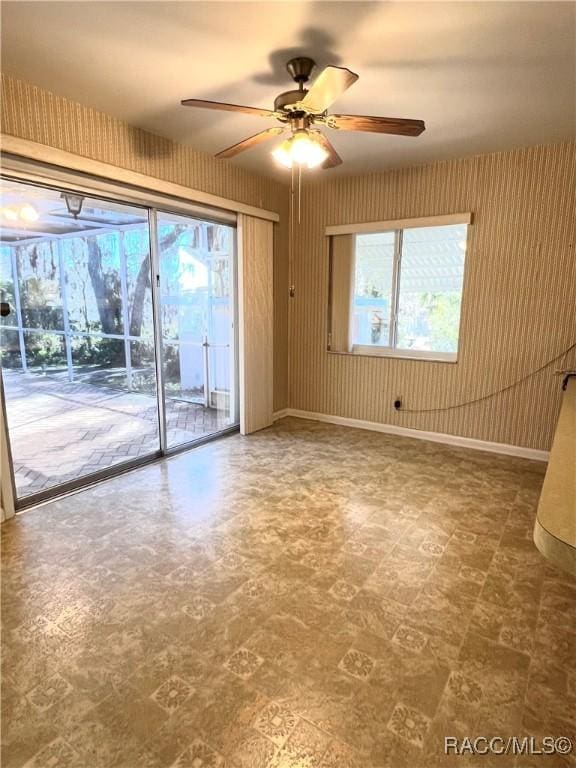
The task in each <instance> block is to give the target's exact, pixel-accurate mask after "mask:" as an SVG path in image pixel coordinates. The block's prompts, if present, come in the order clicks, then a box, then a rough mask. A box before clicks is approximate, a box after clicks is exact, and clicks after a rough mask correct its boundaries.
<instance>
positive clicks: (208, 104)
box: [180, 99, 278, 117]
mask: <svg viewBox="0 0 576 768" xmlns="http://www.w3.org/2000/svg"><path fill="white" fill-rule="evenodd" d="M180 104H182V106H183V107H200V108H201V109H217V110H220V111H222V112H243V113H244V114H245V115H257V116H258V117H277V115H278V113H277V112H273V111H272V110H270V109H260V108H259V107H245V106H244V105H242V104H227V103H226V102H224V101H203V100H202V99H184V100H183V101H181V102H180Z"/></svg>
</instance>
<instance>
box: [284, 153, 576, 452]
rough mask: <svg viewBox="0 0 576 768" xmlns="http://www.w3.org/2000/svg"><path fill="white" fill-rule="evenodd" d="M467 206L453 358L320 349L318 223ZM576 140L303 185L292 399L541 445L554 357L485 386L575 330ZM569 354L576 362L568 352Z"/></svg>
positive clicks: (549, 426)
mask: <svg viewBox="0 0 576 768" xmlns="http://www.w3.org/2000/svg"><path fill="white" fill-rule="evenodd" d="M461 211H472V213H473V214H474V222H473V225H472V226H471V227H470V229H469V239H468V251H467V263H466V274H465V283H464V295H463V306H462V321H461V332H460V350H459V360H458V362H457V363H456V364H453V363H452V364H451V363H436V362H423V361H416V360H400V359H389V358H372V357H357V356H351V355H337V354H330V353H328V352H327V351H326V333H327V312H326V306H327V296H328V250H327V239H326V237H325V236H324V228H325V227H326V226H327V225H331V224H347V223H356V222H364V221H371V220H389V219H402V218H409V217H418V216H434V215H440V214H449V213H456V212H461ZM575 214H576V143H574V142H565V143H561V144H556V145H546V146H537V147H531V148H527V149H518V150H514V151H510V152H502V153H495V154H489V155H481V156H476V157H469V158H464V159H461V160H455V161H446V162H439V163H435V164H433V165H428V166H422V167H416V168H408V169H404V170H397V171H390V172H386V173H378V174H371V175H368V176H362V177H336V178H335V179H333V180H331V179H330V178H329V176H328V174H326V176H325V177H323V178H321V177H318V179H314V180H313V181H312V182H311V183H308V184H307V186H306V187H305V189H304V193H303V215H302V221H301V224H300V226H297V227H296V242H295V248H294V267H293V269H294V282H295V285H296V296H295V298H294V299H291V300H290V344H291V347H290V406H291V407H292V408H296V409H301V410H307V411H312V412H320V413H326V414H332V415H337V416H343V417H348V418H356V419H362V420H367V421H374V422H380V423H386V424H395V425H399V426H403V427H410V428H415V429H422V430H427V431H433V432H443V433H448V434H454V435H461V436H465V437H471V438H476V439H479V440H487V441H494V442H500V443H508V444H512V445H519V446H526V447H530V448H537V449H544V450H546V449H548V448H549V447H550V445H551V440H552V435H553V432H554V427H555V423H556V418H557V415H558V410H559V405H560V379H559V378H558V377H557V376H554V375H553V371H554V370H555V369H556V368H559V367H561V365H560V363H561V362H562V361H560V363H558V364H556V365H553V366H551V368H549V369H547V370H545V371H543V372H542V373H540V374H538V375H536V376H535V377H533V378H531V379H530V380H529V381H527V382H525V383H524V384H521V385H520V386H518V387H517V388H515V389H514V390H512V391H510V392H508V393H506V394H503V395H500V396H497V397H495V398H493V399H491V400H489V401H486V402H483V403H479V404H477V405H473V406H467V407H464V408H459V409H456V410H452V411H447V412H439V413H428V414H407V413H404V414H403V413H401V412H400V413H398V412H396V411H395V410H394V408H393V406H392V401H393V399H394V398H395V397H396V396H397V395H401V396H402V397H403V400H404V404H405V407H406V408H411V409H417V408H435V407H443V406H446V405H451V404H454V403H459V402H462V401H465V400H469V399H472V398H475V397H480V396H482V395H484V394H488V393H490V392H491V391H493V390H496V389H499V388H501V387H504V386H506V385H507V384H509V383H512V382H513V381H515V380H516V379H518V378H520V377H521V376H523V375H524V374H525V373H528V372H529V371H531V370H533V369H536V368H538V367H539V366H541V365H542V364H543V363H544V362H546V361H547V360H548V359H550V358H552V357H554V356H555V355H557V354H558V353H559V352H561V351H562V350H563V349H564V348H566V347H568V346H569V345H570V344H571V343H573V342H575V341H576V253H575V250H576V243H575V238H576V232H575V228H576V216H575ZM566 362H567V363H568V362H571V364H572V365H575V364H576V355H575V354H572V355H571V356H569V358H567V359H566Z"/></svg>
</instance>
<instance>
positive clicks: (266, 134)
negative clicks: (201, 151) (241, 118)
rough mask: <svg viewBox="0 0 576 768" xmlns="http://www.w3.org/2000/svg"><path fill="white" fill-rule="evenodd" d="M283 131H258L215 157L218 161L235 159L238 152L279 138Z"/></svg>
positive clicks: (274, 129) (277, 129)
mask: <svg viewBox="0 0 576 768" xmlns="http://www.w3.org/2000/svg"><path fill="white" fill-rule="evenodd" d="M283 131H284V128H281V127H280V126H279V127H278V128H268V129H267V130H265V131H260V133H256V134H255V135H254V136H249V137H248V138H247V139H243V140H242V141H239V142H238V144H233V145H232V146H231V147H228V148H227V149H223V150H222V152H218V154H217V155H215V157H217V158H218V159H220V160H221V159H223V158H225V157H235V156H236V155H239V154H240V152H244V151H245V150H247V149H252V147H255V146H257V145H258V144H262V142H263V141H268V139H273V138H274V137H275V136H279V135H280V134H281V133H283Z"/></svg>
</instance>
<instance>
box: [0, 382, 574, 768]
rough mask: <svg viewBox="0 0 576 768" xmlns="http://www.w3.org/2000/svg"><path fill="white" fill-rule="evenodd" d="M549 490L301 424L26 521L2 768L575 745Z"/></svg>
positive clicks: (8, 645) (20, 537)
mask: <svg viewBox="0 0 576 768" xmlns="http://www.w3.org/2000/svg"><path fill="white" fill-rule="evenodd" d="M65 394H66V396H69V395H70V392H69V391H68V390H66V392H65ZM100 394H102V393H100ZM103 394H104V397H103V399H102V400H97V401H94V400H90V401H89V403H90V406H91V407H94V408H96V406H97V407H98V408H104V407H105V406H106V407H108V406H111V405H112V403H113V400H114V397H115V395H114V396H113V395H112V394H111V393H110V392H108V393H103ZM83 396H86V397H89V395H88V393H87V392H85V393H84V394H83ZM123 403H124V404H123V407H126V408H127V407H128V404H129V403H128V401H127V400H124V401H123ZM77 410H79V409H77ZM70 414H72V411H71V412H70ZM181 416H182V414H180V416H179V417H181ZM131 417H133V414H131ZM70 418H72V416H71V415H70ZM76 426H78V425H76ZM101 426H102V425H99V424H98V423H94V424H83V425H82V439H81V440H80V443H79V445H80V448H81V449H82V450H83V449H84V448H83V447H82V445H81V444H82V442H84V443H85V446H90V442H91V441H96V440H102V439H105V438H106V434H107V433H106V431H104V430H101V429H100V427H101ZM84 435H86V439H85V440H84ZM85 446H84V447H85ZM103 458H110V452H109V451H107V450H104V451H103V452H102V453H101V454H100V455H99V454H98V451H92V452H91V453H90V454H89V455H88V454H87V461H90V462H97V461H100V460H101V459H103ZM51 461H52V462H53V463H54V467H55V471H56V470H57V468H58V460H57V458H54V457H52V458H51ZM543 469H544V467H543V466H541V465H540V464H535V463H532V462H527V461H523V460H519V459H514V458H510V457H502V456H494V455H487V454H483V453H480V452H473V451H467V450H464V449H460V448H451V447H447V446H441V445H437V444H427V443H425V442H423V441H418V442H416V441H412V440H407V439H406V440H405V439H403V438H399V437H397V436H394V437H390V436H387V435H383V434H377V433H370V432H365V431H355V430H351V429H347V428H340V427H336V426H332V425H325V424H318V423H312V422H306V421H303V420H291V419H286V420H283V421H280V422H278V423H277V424H275V425H274V427H273V428H270V429H268V430H263V431H262V432H259V433H258V434H256V435H252V436H250V438H240V437H239V436H234V437H230V438H226V439H224V440H221V441H218V442H217V443H212V444H210V445H207V446H204V447H203V448H201V449H198V450H195V451H192V452H189V453H186V454H182V455H180V456H178V457H174V458H172V459H170V460H169V461H166V462H160V463H158V464H154V465H153V466H148V467H146V468H144V469H142V470H139V471H137V472H134V473H131V474H127V475H124V476H121V477H118V478H116V479H114V480H112V481H109V482H106V483H103V484H101V485H98V486H96V487H94V488H92V489H90V490H87V491H85V492H83V493H82V494H79V495H75V496H70V497H68V498H65V499H61V500H59V501H56V502H53V503H51V504H49V505H46V506H43V507H41V508H38V509H36V510H34V511H30V512H27V513H26V514H24V515H20V516H17V517H16V518H15V519H13V520H10V521H8V522H7V523H6V524H4V525H3V526H2V529H1V537H2V601H1V602H2V605H1V608H2V619H3V637H2V641H3V646H4V648H3V651H4V654H5V666H4V671H3V696H4V706H3V709H2V721H3V722H2V726H3V727H2V737H3V738H2V741H3V745H2V765H3V766H4V765H5V766H6V767H7V768H24V766H27V768H48V766H50V768H53V767H57V766H67V767H68V768H87V766H90V768H136V766H138V768H170V767H171V766H174V765H177V766H178V768H185V766H189V767H190V768H203V766H206V765H207V766H213V765H219V766H220V765H221V766H222V768H224V766H227V768H272V766H276V767H277V768H280V767H281V768H357V766H361V768H415V766H418V768H421V767H422V768H423V766H424V764H426V765H427V766H428V765H430V766H431V767H432V766H435V768H448V766H446V764H445V762H444V761H443V758H444V755H443V754H442V751H441V750H442V745H443V738H444V736H445V735H448V734H452V733H453V734H454V735H458V736H462V735H467V734H468V735H474V734H480V733H496V734H499V733H504V732H505V733H510V734H519V735H522V734H523V733H529V734H531V733H534V734H535V735H538V734H543V733H544V730H547V731H548V730H549V731H550V732H551V733H553V734H558V735H562V732H566V733H572V732H574V731H575V730H576V722H575V721H576V716H575V714H574V713H575V712H576V666H575V662H574V658H576V655H575V653H574V651H575V648H576V645H575V642H574V638H575V637H576V634H575V633H574V626H575V625H576V581H575V580H574V579H572V578H571V577H569V576H567V575H566V574H564V573H560V572H559V571H558V570H557V569H555V568H554V567H553V566H551V565H549V564H547V563H546V562H545V561H544V560H543V559H542V558H541V557H540V555H539V553H538V552H537V551H536V550H535V548H534V546H533V545H532V543H531V541H530V539H529V536H528V533H529V529H530V526H529V525H528V523H527V520H528V518H529V517H532V516H533V515H534V513H535V505H536V504H537V500H538V492H539V489H540V487H541V484H542V478H543ZM29 474H30V473H29ZM295 478H297V480H295ZM33 480H34V477H33V473H32V474H30V481H31V482H32V481H33ZM142 499H145V500H146V503H142ZM440 549H442V551H440ZM6 713H9V714H10V715H11V717H9V716H8V715H7V714H6ZM458 764H460V763H458ZM462 764H463V765H464V764H466V765H473V766H474V765H478V766H479V768H482V767H483V766H486V765H489V763H488V762H487V761H486V760H485V759H484V757H483V759H482V760H465V761H464V762H463V763H462ZM527 765H530V768H532V766H533V765H534V766H535V768H536V766H537V764H536V763H534V762H533V761H531V762H529V763H527ZM559 765H561V766H562V768H564V764H563V763H559ZM566 765H568V763H566ZM495 766H496V768H497V764H496V763H495ZM502 767H503V768H504V764H502ZM515 768H517V766H515Z"/></svg>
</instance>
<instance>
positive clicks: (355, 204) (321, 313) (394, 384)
mask: <svg viewBox="0 0 576 768" xmlns="http://www.w3.org/2000/svg"><path fill="white" fill-rule="evenodd" d="M2 101H3V110H2V123H1V129H2V131H3V132H6V133H8V134H11V135H14V136H19V137H21V138H26V139H30V140H32V141H36V142H39V143H43V144H48V145H50V146H53V147H57V148H59V149H63V150H66V151H69V152H74V153H76V154H80V155H83V156H86V157H91V158H93V159H97V160H101V161H103V162H106V163H110V164H114V165H117V166H120V167H123V168H128V169H130V170H133V171H138V172H140V173H145V174H148V175H151V176H155V177H157V178H161V179H165V180H167V181H172V182H174V183H177V184H183V185H185V186H190V187H193V188H196V189H201V190H203V191H206V192H211V193H213V194H217V195H221V196H223V197H228V198H231V199H235V200H239V201H242V202H245V203H249V204H251V205H256V206H261V207H265V208H267V209H270V210H275V211H278V212H279V213H280V216H281V223H280V225H278V226H276V227H275V254H274V408H275V409H276V410H279V409H281V408H284V407H286V406H287V405H289V406H291V407H292V408H297V409H302V410H309V411H314V412H322V413H328V414H335V415H339V416H346V417H351V418H358V419H365V420H368V421H376V422H381V423H387V424H397V425H401V426H405V427H412V428H416V429H423V430H429V431H436V432H446V433H449V434H456V435H462V436H466V437H473V438H477V439H481V440H490V441H495V442H503V443H510V444H514V445H521V446H527V447H532V448H541V449H547V448H549V447H550V443H551V439H552V434H553V430H554V425H555V421H556V417H557V414H558V409H559V402H560V396H559V383H558V379H557V378H555V377H553V376H552V375H551V371H552V370H553V369H554V368H555V366H552V368H551V369H549V370H547V371H545V372H543V373H541V374H538V375H537V376H535V377H534V378H533V379H531V380H530V381H528V382H526V383H525V384H522V385H521V386H519V387H518V388H517V389H515V390H513V391H512V392H510V393H507V394H504V395H501V396H498V397H496V398H494V399H492V400H490V401H488V402H485V403H481V404H478V405H474V406H471V407H466V408H462V409H458V410H455V411H451V412H448V413H438V414H421V415H408V414H402V413H396V412H395V411H394V410H393V408H392V399H393V398H394V397H395V396H396V395H402V396H403V398H404V401H405V404H406V406H407V407H422V408H429V407H434V406H438V405H440V406H442V405H446V404H451V403H454V402H460V401H462V400H465V399H470V398H473V397H477V396H480V395H483V394H485V393H487V392H490V391H492V390H494V389H497V388H499V387H501V386H504V385H506V384H508V383H510V382H512V381H514V380H515V379H516V378H518V377H520V376H522V375H523V374H524V373H525V372H528V371H529V370H531V369H533V368H537V367H538V366H540V365H541V364H542V363H543V362H545V361H546V360H547V359H549V358H550V357H552V356H554V355H555V354H557V353H558V352H560V351H561V350H562V349H563V348H564V347H566V346H568V345H569V344H570V343H571V342H573V341H574V340H576V312H575V311H574V295H575V294H576V256H575V240H576V235H575V216H574V211H575V209H576V191H575V190H576V144H575V143H572V142H570V143H563V144H558V145H551V146H542V147H532V148H528V149H521V150H516V151H512V152H506V153H497V154H491V155H483V156H477V157H470V158H465V159H462V160H456V161H448V162H442V163H436V164H433V165H429V166H423V167H417V168H408V169H405V170H399V171H391V172H388V173H381V174H372V175H369V176H363V177H332V178H331V177H330V172H326V173H325V174H323V175H321V176H320V175H319V176H318V177H314V178H315V179H318V180H314V181H313V182H312V183H310V184H307V185H306V187H305V190H304V194H303V201H302V202H303V205H302V222H301V224H300V225H296V228H295V229H296V238H295V244H294V245H295V247H294V251H295V255H294V281H295V284H296V297H295V298H294V299H291V300H290V317H288V306H287V286H288V259H287V244H288V237H287V236H288V193H287V188H286V187H285V186H283V185H282V184H279V183H277V182H275V181H273V180H271V179H265V178H262V177H260V176H257V175H255V174H251V173H248V172H246V171H243V170H241V169H239V168H237V167H236V166H234V165H233V164H231V163H227V162H220V161H216V160H214V159H213V158H212V157H210V156H209V155H207V154H205V153H200V152H196V151H194V150H192V149H191V148H190V147H187V146H183V145H179V144H175V143H174V142H171V141H169V140H167V139H164V138H161V137H159V136H155V135H153V134H150V133H147V132H145V131H142V130H139V129H136V128H132V127H131V126H129V125H127V124H125V123H122V122H121V121H119V120H116V119H115V118H112V117H110V116H108V115H105V114H102V113H100V112H97V111H96V110H93V109H91V108H89V107H85V106H82V105H80V104H76V103H73V102H70V101H68V100H66V99H63V98H61V97H58V96H56V95H54V94H51V93H48V92H46V91H42V90H40V89H38V88H36V87H34V86H32V85H29V84H26V83H23V82H21V81H18V80H15V79H13V78H9V77H6V76H3V77H2ZM408 140H409V139H407V141H408ZM191 141H193V137H191ZM383 141H385V138H384V139H383ZM460 211H472V212H473V213H474V217H475V219H474V224H473V226H472V227H471V228H470V238H469V249H468V260H467V268H466V278H465V286H464V302H463V314H462V332H461V346H460V358H459V361H458V363H457V364H456V365H453V364H449V363H429V362H418V361H412V360H394V359H379V358H366V357H351V356H345V355H340V356H339V355H334V354H328V353H327V352H326V331H327V312H326V305H327V292H328V256H327V247H326V240H325V237H324V227H325V226H326V225H330V224H342V223H350V222H361V221H369V220H383V219H398V218H408V217H416V216H433V215H438V214H445V213H453V212H460ZM288 321H290V332H289V330H288V324H289V323H288ZM288 338H289V339H290V379H289V380H288ZM568 362H570V359H568ZM571 362H572V364H576V356H574V355H573V356H572V358H571ZM289 389H290V391H288V390H289Z"/></svg>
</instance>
